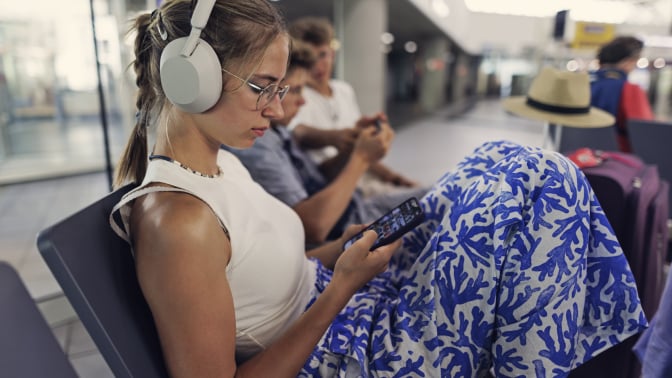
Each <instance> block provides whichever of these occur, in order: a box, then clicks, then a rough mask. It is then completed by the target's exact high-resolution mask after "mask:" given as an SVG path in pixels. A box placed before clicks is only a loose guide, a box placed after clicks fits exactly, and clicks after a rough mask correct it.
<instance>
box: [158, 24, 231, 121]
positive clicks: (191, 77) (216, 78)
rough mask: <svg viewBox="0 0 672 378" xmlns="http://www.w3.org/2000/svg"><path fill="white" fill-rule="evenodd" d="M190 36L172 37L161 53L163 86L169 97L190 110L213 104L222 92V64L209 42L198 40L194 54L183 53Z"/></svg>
mask: <svg viewBox="0 0 672 378" xmlns="http://www.w3.org/2000/svg"><path fill="white" fill-rule="evenodd" d="M186 41H187V37H183V38H178V39H175V40H173V41H171V42H170V43H169V44H168V45H166V47H165V48H164V49H163V52H162V53H161V62H160V73H161V87H162V88H163V92H164V93H165V94H166V97H168V100H170V102H172V103H173V104H174V105H175V106H177V107H178V108H180V109H182V110H183V111H185V112H189V113H202V112H204V111H206V110H208V109H210V108H212V107H213V106H214V105H215V104H216V103H217V101H218V100H219V97H220V96H221V94H222V67H221V64H220V62H219V58H218V57H217V54H216V53H215V50H213V48H212V46H210V45H209V44H208V43H207V42H205V41H204V40H202V39H199V40H198V43H197V44H196V48H195V49H194V52H193V53H192V54H191V56H184V55H182V54H181V53H182V48H183V47H184V44H185V43H186Z"/></svg>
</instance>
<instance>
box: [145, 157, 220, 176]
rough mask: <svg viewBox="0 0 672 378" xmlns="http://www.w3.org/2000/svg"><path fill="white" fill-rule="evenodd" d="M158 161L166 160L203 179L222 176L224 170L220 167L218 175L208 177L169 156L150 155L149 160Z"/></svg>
mask: <svg viewBox="0 0 672 378" xmlns="http://www.w3.org/2000/svg"><path fill="white" fill-rule="evenodd" d="M157 159H158V160H165V161H167V162H169V163H173V164H175V165H177V166H178V167H180V168H182V169H184V170H186V171H187V172H190V173H193V174H195V175H198V176H201V177H206V178H217V177H219V176H221V175H222V169H221V168H220V167H217V173H216V174H214V175H206V174H205V173H202V172H199V171H197V170H195V169H191V168H189V167H187V166H186V165H184V164H182V163H180V162H179V161H177V160H175V159H173V158H169V157H168V156H165V155H149V160H157Z"/></svg>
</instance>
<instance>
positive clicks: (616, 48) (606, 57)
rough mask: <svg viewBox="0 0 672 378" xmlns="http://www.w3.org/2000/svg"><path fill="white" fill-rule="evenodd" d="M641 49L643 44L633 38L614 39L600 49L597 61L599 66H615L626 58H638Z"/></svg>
mask: <svg viewBox="0 0 672 378" xmlns="http://www.w3.org/2000/svg"><path fill="white" fill-rule="evenodd" d="M643 47H644V42H642V41H641V40H639V39H637V38H635V37H630V36H622V37H616V38H614V39H613V40H612V41H611V42H609V43H607V44H605V45H603V46H602V47H601V48H600V50H599V51H598V53H597V59H598V60H599V62H600V64H616V63H619V62H621V61H623V60H625V59H627V58H631V57H636V56H638V55H639V54H640V53H641V52H642V48H643Z"/></svg>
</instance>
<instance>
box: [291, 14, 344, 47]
mask: <svg viewBox="0 0 672 378" xmlns="http://www.w3.org/2000/svg"><path fill="white" fill-rule="evenodd" d="M288 29H289V34H290V35H291V36H292V37H293V38H296V39H298V40H301V41H303V42H306V43H310V44H311V45H314V46H324V45H330V44H331V40H332V39H334V28H333V26H332V25H331V22H330V21H329V20H328V19H327V18H324V17H302V18H299V19H297V20H295V21H294V22H292V23H291V24H290V25H289V28H288Z"/></svg>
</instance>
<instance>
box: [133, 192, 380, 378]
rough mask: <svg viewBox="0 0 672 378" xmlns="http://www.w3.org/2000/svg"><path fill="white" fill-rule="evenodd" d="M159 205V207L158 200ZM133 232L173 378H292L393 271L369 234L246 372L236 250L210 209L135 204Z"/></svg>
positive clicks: (188, 203) (165, 200)
mask: <svg viewBox="0 0 672 378" xmlns="http://www.w3.org/2000/svg"><path fill="white" fill-rule="evenodd" d="M158 198H160V199H161V201H157V199H158ZM133 214H134V216H133V217H132V219H131V221H132V223H131V233H132V235H135V236H136V237H135V238H134V240H133V245H134V250H135V253H136V264H137V270H138V278H139V281H140V286H141V288H142V290H143V293H144V295H145V298H146V299H147V302H148V304H149V306H150V309H151V310H152V314H153V316H154V320H155V323H156V326H157V330H158V332H159V337H160V340H161V346H162V348H163V353H164V357H165V359H166V363H167V366H168V369H169V371H170V373H171V376H174V377H196V376H197V377H231V376H234V375H235V376H251V377H265V376H273V377H294V376H296V374H297V372H298V371H299V370H300V369H301V367H302V366H303V364H304V363H305V361H306V359H307V358H308V356H309V355H310V353H311V352H312V350H313V348H314V347H315V345H316V343H317V341H318V340H319V339H320V337H321V336H322V334H323V333H324V332H325V331H326V329H327V328H328V326H329V324H330V323H331V321H332V320H333V319H334V317H335V316H336V314H338V312H339V311H340V310H341V309H342V308H343V306H345V304H346V303H347V301H348V300H349V298H350V297H351V296H352V294H353V293H354V292H355V291H356V290H357V289H358V288H359V287H361V286H362V285H363V284H364V283H366V282H368V281H369V280H370V279H371V278H372V277H373V276H375V275H376V274H378V273H379V272H381V271H382V270H384V269H385V267H386V266H387V262H388V261H389V258H390V256H391V254H392V248H393V246H389V248H387V247H385V248H380V249H378V250H376V252H375V253H369V252H368V248H369V247H370V245H371V244H372V243H373V241H374V239H375V233H373V232H370V233H368V234H367V236H366V237H365V238H362V240H360V242H358V243H356V244H355V245H354V246H353V247H351V248H350V249H348V251H346V252H344V253H343V255H342V258H341V259H340V260H339V261H338V263H337V264H336V267H335V269H334V276H333V279H332V282H331V284H330V285H329V286H328V287H327V289H326V290H325V291H324V292H323V293H322V295H321V296H320V297H319V298H318V299H317V301H316V302H315V303H314V304H313V305H312V306H311V308H310V309H309V310H307V311H306V312H305V313H304V314H303V315H302V316H301V317H300V318H299V319H298V320H297V321H296V322H295V323H294V324H293V325H292V327H290V329H288V331H287V332H286V333H285V334H284V335H283V336H281V337H280V338H279V339H278V340H277V341H276V342H275V343H274V344H273V345H271V346H270V347H268V348H267V349H266V350H264V351H262V352H260V353H259V354H258V355H256V356H255V357H253V358H252V359H250V360H248V361H247V362H245V363H244V364H241V365H240V366H236V362H235V315H234V307H233V297H232V294H231V290H230V287H229V285H228V281H227V278H226V265H227V263H228V261H229V259H230V256H231V246H230V244H229V241H228V239H227V237H226V235H225V234H224V232H223V230H222V229H221V227H220V226H219V223H218V221H217V219H216V217H215V215H214V214H213V213H212V211H211V210H210V208H209V207H208V206H207V205H206V204H205V203H203V202H202V201H201V200H199V199H197V198H195V197H192V196H190V195H187V194H184V193H152V194H149V195H147V196H145V197H142V198H140V199H138V200H136V203H135V204H134V208H133Z"/></svg>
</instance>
